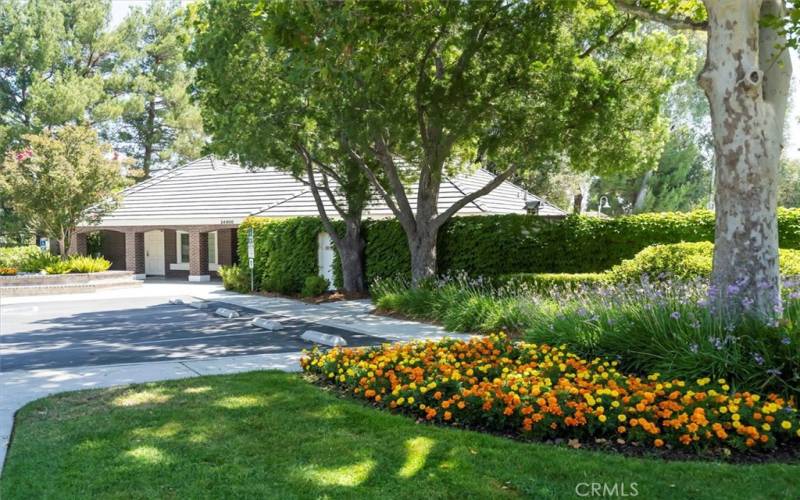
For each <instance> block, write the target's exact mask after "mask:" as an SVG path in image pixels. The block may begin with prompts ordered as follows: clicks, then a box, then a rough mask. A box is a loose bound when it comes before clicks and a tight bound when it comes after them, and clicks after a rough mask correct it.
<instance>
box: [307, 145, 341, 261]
mask: <svg viewBox="0 0 800 500" xmlns="http://www.w3.org/2000/svg"><path fill="white" fill-rule="evenodd" d="M304 149H305V148H302V146H300V147H299V148H298V152H299V153H300V154H301V155H302V156H303V159H304V160H305V164H306V177H307V178H308V185H309V186H311V195H312V196H313V197H314V203H316V205H317V212H319V218H320V220H321V221H322V226H323V227H324V228H325V231H327V232H328V234H329V235H330V237H331V239H332V240H333V242H334V244H335V245H336V246H337V247H339V246H340V245H341V239H340V238H339V234H338V233H337V232H336V228H335V227H334V226H333V222H331V220H330V218H329V217H328V212H327V211H326V210H325V204H324V203H323V202H322V197H321V196H320V195H319V189H318V188H317V183H316V180H315V179H314V167H313V166H312V165H313V164H312V162H311V158H310V157H309V156H308V155H307V154H306V152H305V151H304Z"/></svg>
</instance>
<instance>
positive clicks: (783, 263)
mask: <svg viewBox="0 0 800 500" xmlns="http://www.w3.org/2000/svg"><path fill="white" fill-rule="evenodd" d="M713 260H714V244H713V243H711V242H707V241H703V242H699V243H676V244H673V245H652V246H650V247H647V248H645V249H644V250H642V251H641V252H639V253H638V254H636V256H634V257H633V258H632V259H627V260H624V261H622V263H620V264H619V265H616V266H614V267H613V268H611V270H609V271H608V272H607V273H605V274H606V275H607V276H608V278H609V280H610V281H612V282H616V283H618V282H625V281H638V280H639V279H640V278H641V276H642V275H644V274H647V275H649V276H650V277H652V278H658V276H659V275H660V274H662V273H664V274H666V275H669V276H671V277H676V278H680V279H692V278H697V277H701V276H710V275H711V269H712V263H713ZM779 261H780V262H779V264H780V271H781V274H782V275H783V276H800V250H790V249H787V248H781V249H780V258H779Z"/></svg>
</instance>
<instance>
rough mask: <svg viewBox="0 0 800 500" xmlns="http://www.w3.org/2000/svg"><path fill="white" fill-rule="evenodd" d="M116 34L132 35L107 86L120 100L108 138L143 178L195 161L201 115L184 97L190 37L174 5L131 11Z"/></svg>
mask: <svg viewBox="0 0 800 500" xmlns="http://www.w3.org/2000/svg"><path fill="white" fill-rule="evenodd" d="M119 30H121V31H123V32H125V33H132V34H133V38H134V40H135V42H134V43H133V44H131V45H130V46H129V47H128V48H127V51H128V53H127V54H126V55H127V57H126V59H125V60H124V61H123V62H122V64H120V66H119V68H117V71H116V72H115V75H114V78H113V80H112V84H111V85H110V86H111V90H112V91H113V92H114V93H116V94H118V95H120V101H121V116H120V120H118V121H116V122H114V123H113V124H112V125H111V127H110V128H109V130H108V131H107V132H108V133H107V135H108V136H109V138H110V139H111V140H112V141H113V142H114V143H115V145H116V146H117V148H118V149H119V150H121V151H122V152H124V153H126V154H127V155H128V156H130V157H131V158H133V159H135V160H136V164H137V166H139V167H140V168H141V171H142V174H143V176H144V177H145V178H146V177H149V176H150V171H151V170H152V169H153V168H169V167H173V166H175V165H176V164H179V163H181V162H183V161H186V160H192V159H195V158H197V157H198V156H200V153H201V150H202V147H203V146H204V145H205V136H204V134H203V127H202V118H201V116H200V111H199V109H198V108H197V107H196V106H195V105H194V104H192V102H191V101H190V98H189V93H188V87H189V85H190V84H191V83H192V80H193V77H194V75H193V73H192V71H191V70H190V69H189V68H188V67H187V64H186V62H185V61H184V53H185V51H186V49H187V48H188V46H189V42H190V34H189V32H188V29H187V26H186V21H185V16H184V12H183V10H182V9H181V7H180V3H179V2H178V1H177V0H152V1H151V3H150V4H149V6H148V7H147V8H146V9H141V8H137V9H134V10H133V11H132V12H131V13H130V14H129V15H128V17H127V18H126V19H125V20H124V21H123V23H122V25H121V26H120V28H119Z"/></svg>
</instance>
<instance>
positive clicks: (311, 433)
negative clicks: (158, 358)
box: [0, 372, 800, 500]
mask: <svg viewBox="0 0 800 500" xmlns="http://www.w3.org/2000/svg"><path fill="white" fill-rule="evenodd" d="M591 482H600V483H603V482H605V483H608V484H609V486H611V485H613V484H614V483H617V484H619V483H627V485H626V488H628V492H630V491H631V490H630V483H637V485H636V488H637V491H638V493H639V497H640V498H648V499H650V498H669V499H674V498H709V499H720V498H746V499H755V498H796V497H797V494H798V491H800V466H798V465H791V466H789V465H781V464H770V465H761V466H755V465H753V466H736V465H726V464H716V463H702V462H664V461H660V460H655V459H633V458H626V457H623V456H619V455H607V454H601V453H596V452H587V451H583V450H571V449H566V448H558V447H554V446H548V445H540V444H526V443H519V442H514V441H511V440H507V439H502V438H498V437H494V436H488V435H482V434H479V433H476V432H467V431H458V430H453V429H445V428H439V427H433V426H430V425H419V424H416V423H414V422H413V421H412V420H410V419H408V418H405V417H401V416H393V415H390V414H387V413H384V412H380V411H377V410H373V409H370V408H367V407H365V406H363V405H361V404H358V403H354V402H350V401H346V400H342V399H339V398H337V397H335V396H332V395H330V394H327V393H326V392H324V391H322V390H321V389H319V388H317V387H314V386H312V385H309V384H308V383H306V382H305V381H303V380H302V378H300V377H299V376H297V375H288V374H284V373H275V372H256V373H248V374H241V375H233V376H220V377H204V378H195V379H189V380H183V381H173V382H163V383H155V384H146V385H139V386H133V387H131V388H122V389H103V390H92V391H83V392H75V393H68V394H63V395H58V396H54V397H50V398H46V399H42V400H39V401H36V402H33V403H31V404H29V405H28V406H26V407H25V408H24V409H22V410H21V411H20V412H19V414H18V417H17V427H16V430H15V433H14V438H13V444H12V447H11V450H10V451H9V455H8V459H7V462H6V468H5V472H4V474H3V478H2V488H1V489H0V497H2V498H3V500H11V499H16V498H20V499H31V498H58V499H62V498H94V497H112V498H155V497H159V498H181V499H183V498H187V499H188V498H234V497H238V498H242V497H258V498H264V497H272V498H317V497H330V498H419V497H429V498H463V497H471V498H489V497H512V498H513V497H535V498H572V497H576V495H575V487H576V485H577V484H578V483H591Z"/></svg>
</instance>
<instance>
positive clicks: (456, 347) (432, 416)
mask: <svg viewBox="0 0 800 500" xmlns="http://www.w3.org/2000/svg"><path fill="white" fill-rule="evenodd" d="M301 364H302V367H303V369H304V370H305V371H306V372H308V373H311V374H314V375H316V376H318V377H319V379H320V380H321V381H324V382H326V383H329V384H335V385H336V386H338V387H339V388H340V389H342V390H344V391H346V392H347V393H348V394H350V395H352V396H354V397H357V398H360V399H365V400H367V401H370V402H372V403H374V404H375V405H377V406H380V407H383V408H388V409H391V410H394V411H402V412H405V413H407V414H410V415H412V416H415V417H418V418H421V419H425V420H428V421H432V422H436V423H442V424H448V425H457V426H464V427H470V428H476V429H481V430H487V431H492V432H501V433H504V434H514V435H517V436H520V437H522V438H528V439H555V438H564V439H578V440H587V441H589V440H596V439H599V438H604V439H611V438H613V439H622V440H624V441H625V442H626V443H631V442H635V443H640V444H646V445H648V446H652V447H655V448H660V447H663V446H666V445H669V446H673V447H679V448H684V449H694V450H708V449H711V450H723V449H737V450H747V449H761V450H766V449H771V448H774V447H775V446H777V445H788V446H794V445H800V417H798V411H797V408H796V404H795V402H792V401H789V400H786V399H784V398H782V397H781V396H779V395H777V394H769V395H759V394H756V393H752V392H747V391H744V392H734V390H733V389H732V387H731V386H730V385H729V383H728V382H727V381H726V380H724V379H718V380H713V379H711V378H708V377H705V378H702V379H698V380H695V381H684V380H680V379H665V378H663V377H662V376H661V375H660V374H658V373H652V374H650V375H648V376H646V377H639V376H634V375H629V374H625V373H623V372H622V371H620V370H619V369H618V363H617V361H614V360H611V361H609V360H603V359H601V358H595V359H592V360H587V359H583V358H581V357H579V356H576V355H575V354H572V353H570V352H568V351H567V350H566V349H565V348H564V346H561V347H552V346H548V345H541V344H533V343H524V342H512V341H511V340H509V339H508V338H507V337H506V336H504V335H491V336H488V337H483V338H475V339H472V340H468V341H460V340H451V339H445V340H442V341H439V342H431V341H428V342H414V343H406V344H392V345H389V344H386V345H383V346H380V347H373V348H355V349H354V348H334V349H331V350H329V351H327V352H324V351H319V350H316V349H315V350H313V351H311V352H310V353H307V354H306V356H304V357H303V359H302V360H301Z"/></svg>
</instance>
